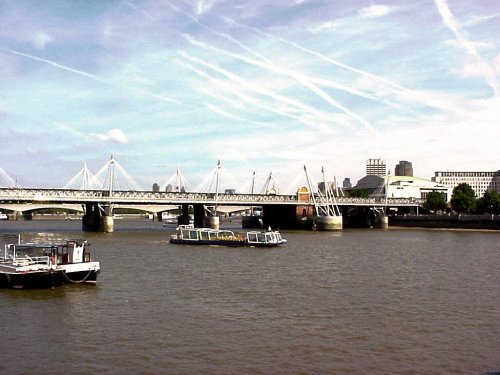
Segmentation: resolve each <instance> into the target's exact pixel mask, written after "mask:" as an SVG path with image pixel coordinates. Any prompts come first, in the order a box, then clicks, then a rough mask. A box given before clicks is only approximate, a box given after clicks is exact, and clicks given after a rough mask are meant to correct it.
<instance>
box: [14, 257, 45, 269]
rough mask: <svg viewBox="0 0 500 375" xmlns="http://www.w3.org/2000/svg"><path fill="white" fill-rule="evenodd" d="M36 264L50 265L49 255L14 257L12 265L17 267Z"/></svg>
mask: <svg viewBox="0 0 500 375" xmlns="http://www.w3.org/2000/svg"><path fill="white" fill-rule="evenodd" d="M35 264H40V265H44V266H48V265H49V264H50V258H49V257H48V256H38V257H30V256H29V255H25V256H23V257H17V258H14V259H12V265H13V266H15V267H23V266H33V265H35Z"/></svg>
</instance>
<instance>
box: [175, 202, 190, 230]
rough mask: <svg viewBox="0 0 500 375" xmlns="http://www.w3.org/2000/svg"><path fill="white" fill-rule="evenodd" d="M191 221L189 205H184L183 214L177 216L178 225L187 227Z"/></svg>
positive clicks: (182, 207)
mask: <svg viewBox="0 0 500 375" xmlns="http://www.w3.org/2000/svg"><path fill="white" fill-rule="evenodd" d="M190 221H191V217H190V216H189V205H188V204H183V205H182V206H181V214H180V215H179V216H177V225H186V224H189V223H190Z"/></svg>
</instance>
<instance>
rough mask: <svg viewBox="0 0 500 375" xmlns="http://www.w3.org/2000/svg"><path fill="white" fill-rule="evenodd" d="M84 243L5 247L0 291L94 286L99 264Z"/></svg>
mask: <svg viewBox="0 0 500 375" xmlns="http://www.w3.org/2000/svg"><path fill="white" fill-rule="evenodd" d="M88 246H89V244H88V243H87V241H66V242H64V243H62V244H46V245H39V244H7V245H5V251H4V254H3V257H0V287H1V288H14V289H39V288H54V287H57V286H60V285H63V284H80V283H86V284H96V283H97V275H99V273H100V267H99V262H97V261H96V260H95V254H94V253H93V252H91V251H90V250H89V248H88Z"/></svg>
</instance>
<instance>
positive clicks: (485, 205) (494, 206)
mask: <svg viewBox="0 0 500 375" xmlns="http://www.w3.org/2000/svg"><path fill="white" fill-rule="evenodd" d="M476 211H477V213H479V214H497V215H498V214H500V194H498V193H497V192H496V191H487V192H486V193H484V195H483V197H482V198H479V199H478V201H477V208H476Z"/></svg>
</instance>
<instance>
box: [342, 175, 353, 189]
mask: <svg viewBox="0 0 500 375" xmlns="http://www.w3.org/2000/svg"><path fill="white" fill-rule="evenodd" d="M342 187H343V188H344V189H350V188H352V183H351V179H350V178H349V177H346V178H344V182H342Z"/></svg>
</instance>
